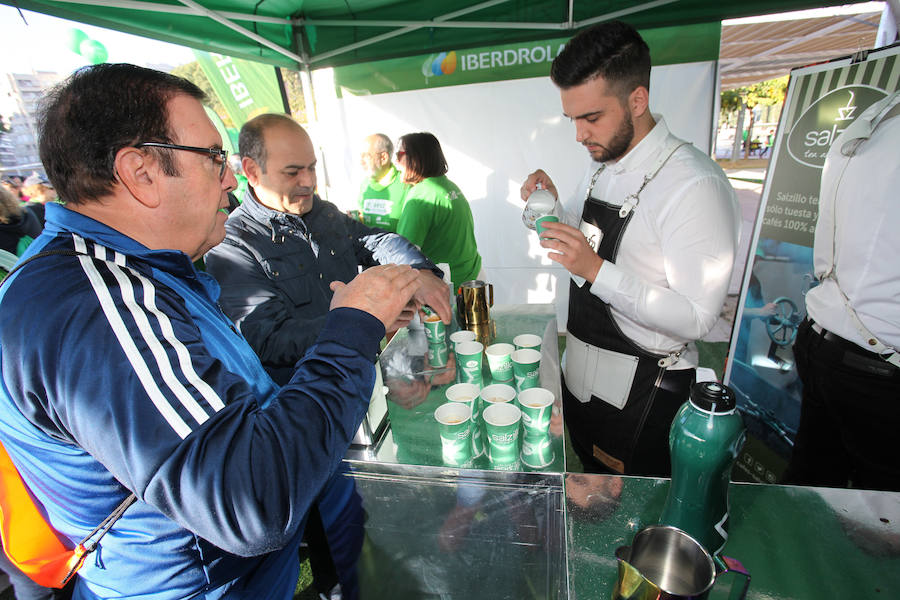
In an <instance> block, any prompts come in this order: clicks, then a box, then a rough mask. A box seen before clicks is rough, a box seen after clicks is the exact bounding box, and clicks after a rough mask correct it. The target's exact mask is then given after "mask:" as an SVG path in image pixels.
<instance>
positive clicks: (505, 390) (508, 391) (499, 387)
mask: <svg viewBox="0 0 900 600" xmlns="http://www.w3.org/2000/svg"><path fill="white" fill-rule="evenodd" d="M515 399H516V388H514V387H513V386H511V385H507V384H505V383H492V384H491V385H486V386H484V388H483V389H482V390H481V403H482V406H484V407H488V406H490V405H491V404H504V403H506V402H512V401H513V400H515Z"/></svg>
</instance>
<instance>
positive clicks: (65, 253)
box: [0, 248, 90, 285]
mask: <svg viewBox="0 0 900 600" xmlns="http://www.w3.org/2000/svg"><path fill="white" fill-rule="evenodd" d="M79 255H81V256H90V254H87V253H86V252H77V251H75V250H65V249H62V248H61V249H59V250H44V251H43V252H38V253H37V254H35V255H34V256H29V257H28V258H26V259H25V260H23V261H22V262H19V263H16V266H14V267H13V268H12V270H11V271H10V272H9V273H7V274H6V276H5V277H3V279H2V280H0V285H3V284H4V283H6V280H7V279H9V278H10V277H11V276H12V274H13V273H15V272H16V271H18V270H19V269H21V268H22V267H24V266H25V265H27V264H28V263H30V262H31V261H33V260H34V259H36V258H43V257H45V256H79Z"/></svg>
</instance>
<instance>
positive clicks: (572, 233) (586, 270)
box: [520, 169, 603, 283]
mask: <svg viewBox="0 0 900 600" xmlns="http://www.w3.org/2000/svg"><path fill="white" fill-rule="evenodd" d="M538 184H540V187H541V188H543V189H545V190H547V191H548V192H550V193H551V194H553V195H554V196H555V197H556V198H557V200H559V193H558V192H557V191H556V186H555V185H553V180H551V179H550V176H549V175H547V174H546V173H544V171H542V170H541V169H538V170H537V171H535V172H534V173H532V174H531V175H529V176H528V178H527V179H526V180H525V183H523V184H522V188H521V190H520V194H521V196H522V200H528V197H529V196H530V195H531V194H532V193H533V192H534V190H536V189H537V188H538ZM541 227H543V228H544V232H543V233H542V234H540V237H541V246H543V247H544V248H547V249H549V250H553V252H550V253H549V254H547V257H548V258H549V259H550V260H553V261H556V262H558V263H559V264H561V265H562V266H564V267H565V268H566V270H567V271H568V272H569V273H571V274H572V275H578V276H579V277H583V278H584V279H586V280H587V281H589V282H590V283H594V279H596V277H597V272H598V271H599V270H600V267H601V265H603V259H602V258H600V257H599V256H597V252H596V251H595V250H594V249H593V248H591V246H590V244H588V241H587V239H586V238H585V237H584V234H583V233H581V231H579V230H578V229H575V228H574V227H572V226H571V225H566V224H565V223H553V222H544V223H542V224H541Z"/></svg>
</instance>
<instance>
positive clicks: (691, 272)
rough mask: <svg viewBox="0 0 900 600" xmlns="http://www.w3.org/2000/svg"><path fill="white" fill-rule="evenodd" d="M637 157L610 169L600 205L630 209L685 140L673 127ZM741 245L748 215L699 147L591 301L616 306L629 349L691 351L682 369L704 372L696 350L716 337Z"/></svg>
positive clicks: (659, 132)
mask: <svg viewBox="0 0 900 600" xmlns="http://www.w3.org/2000/svg"><path fill="white" fill-rule="evenodd" d="M653 118H654V119H655V120H656V126H655V127H654V128H653V129H652V130H651V131H650V133H649V134H648V135H647V136H646V137H645V138H644V139H643V140H641V141H640V142H639V143H638V145H637V146H635V147H634V148H633V149H632V150H631V152H629V153H628V154H626V155H625V156H623V157H622V158H621V159H620V160H618V161H617V162H615V163H609V164H607V166H606V169H604V171H603V173H601V175H600V177H599V178H598V179H597V183H596V185H595V186H594V189H593V193H592V195H593V196H594V197H595V198H597V199H599V200H604V201H606V202H609V203H610V204H614V205H621V204H622V203H623V202H624V200H625V198H626V197H627V196H628V195H629V194H633V193H635V192H637V190H638V189H640V187H641V183H642V182H643V179H644V175H646V174H647V173H649V172H650V171H652V170H653V169H654V167H655V166H656V165H657V161H658V160H659V156H660V154H662V153H663V152H665V151H666V149H667V148H672V147H674V146H672V145H671V144H672V143H673V142H675V144H677V142H678V140H677V138H675V136H673V135H672V134H671V133H670V132H669V129H668V127H666V123H665V121H664V120H663V119H662V117H660V116H659V115H654V116H653ZM599 166H600V163H596V162H592V163H591V167H590V169H589V170H588V173H587V174H586V175H585V178H584V180H583V181H582V183H581V185H580V186H579V188H578V191H577V192H576V195H575V196H574V197H573V198H571V199H570V200H569V201H568V202H566V203H565V209H566V215H565V222H566V223H568V224H569V225H572V226H574V227H578V226H579V224H580V222H581V213H582V208H583V206H584V197H585V194H586V191H587V187H588V186H589V185H590V180H591V176H592V175H593V174H594V172H595V171H596V170H597V168H598V167H599ZM739 238H740V211H739V209H738V204H737V199H736V197H735V193H734V189H733V188H732V187H731V184H730V183H729V182H728V179H727V178H726V177H725V173H724V172H723V171H722V169H721V168H720V167H719V166H718V165H717V164H716V163H715V162H713V161H712V160H711V159H710V158H709V157H708V156H706V155H705V154H703V153H702V152H701V151H700V150H697V149H696V148H694V147H693V146H691V145H689V144H688V145H684V146H682V147H681V148H679V149H678V150H676V151H675V154H674V155H672V157H671V158H670V159H669V161H668V162H667V163H666V164H665V166H664V167H663V168H662V169H661V170H660V171H659V173H657V175H656V177H655V178H654V179H653V180H652V181H651V182H650V183H648V184H647V187H645V188H644V191H643V192H641V195H640V203H639V204H638V206H637V208H635V209H634V216H633V217H632V218H631V222H630V223H629V225H628V227H627V228H626V229H625V233H624V234H623V236H622V242H621V245H620V247H619V253H618V256H617V257H616V261H615V263H613V262H611V261H604V262H603V266H602V267H600V271H599V273H598V274H597V278H596V280H595V281H594V283H593V285H592V286H591V293H593V294H594V295H595V296H597V297H599V298H600V299H601V300H603V301H604V302H607V303H608V304H609V305H610V307H611V308H612V313H613V317H614V318H615V321H616V323H617V324H618V325H619V327H620V328H621V329H622V332H623V333H624V334H625V335H626V336H628V338H629V339H631V340H632V341H634V342H635V343H636V344H638V345H640V346H642V347H643V348H645V349H647V350H649V351H651V352H654V353H658V354H668V353H670V352H677V351H678V350H680V349H681V348H682V347H683V346H684V345H685V344H689V346H688V349H687V351H686V352H685V353H684V354H683V355H682V358H681V360H679V361H678V362H677V363H676V364H675V365H674V366H673V367H672V368H674V369H684V368H689V367H695V366H697V350H696V348H695V347H694V344H693V343H692V342H693V341H694V340H697V339H700V338H702V337H703V336H704V335H706V334H707V333H708V332H709V331H710V329H712V327H713V325H715V323H716V320H717V319H718V317H719V313H720V311H721V309H722V304H723V302H724V301H725V295H726V294H727V292H728V282H729V279H730V277H731V269H732V267H733V266H734V260H735V255H736V254H737V248H738V241H739Z"/></svg>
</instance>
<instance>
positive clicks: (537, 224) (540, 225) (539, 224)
mask: <svg viewBox="0 0 900 600" xmlns="http://www.w3.org/2000/svg"><path fill="white" fill-rule="evenodd" d="M544 223H559V218H558V217H557V216H556V215H544V216H543V217H538V218H537V219H535V221H534V228H535V229H536V230H537V233H538V235H541V234H542V233H544Z"/></svg>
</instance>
